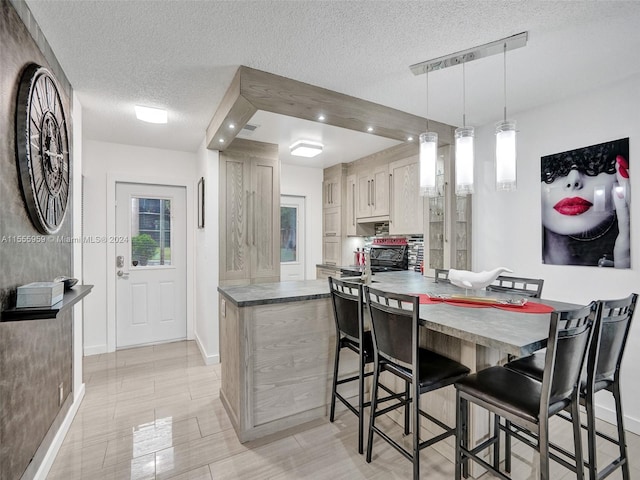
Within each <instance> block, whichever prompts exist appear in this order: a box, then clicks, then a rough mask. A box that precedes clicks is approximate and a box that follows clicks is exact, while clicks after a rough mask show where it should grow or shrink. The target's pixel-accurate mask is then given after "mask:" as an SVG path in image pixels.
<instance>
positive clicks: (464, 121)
mask: <svg viewBox="0 0 640 480" xmlns="http://www.w3.org/2000/svg"><path fill="white" fill-rule="evenodd" d="M465 63H466V61H465V59H464V58H463V59H462V126H463V127H466V126H467V106H466V105H467V99H466V88H465V70H464V64H465Z"/></svg>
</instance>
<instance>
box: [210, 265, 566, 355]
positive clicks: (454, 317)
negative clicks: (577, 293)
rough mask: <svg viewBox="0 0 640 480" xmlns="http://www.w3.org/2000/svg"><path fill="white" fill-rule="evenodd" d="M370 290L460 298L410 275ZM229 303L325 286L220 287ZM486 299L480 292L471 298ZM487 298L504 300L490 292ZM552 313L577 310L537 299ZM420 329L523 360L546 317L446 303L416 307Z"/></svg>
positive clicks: (310, 293)
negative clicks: (521, 356) (426, 329)
mask: <svg viewBox="0 0 640 480" xmlns="http://www.w3.org/2000/svg"><path fill="white" fill-rule="evenodd" d="M373 280H374V283H373V284H372V287H374V288H380V289H382V290H387V291H392V292H397V293H440V294H442V293H463V290H461V289H459V288H458V287H455V286H453V285H450V284H445V283H435V282H434V280H433V278H429V277H423V276H422V275H421V274H420V273H417V272H413V271H402V272H383V273H378V274H375V275H374V276H373ZM218 291H219V292H220V294H221V295H222V296H224V297H225V298H226V299H227V300H229V301H231V302H232V303H233V304H234V305H236V306H238V307H249V306H255V305H266V304H273V303H285V302H297V301H304V300H315V299H320V298H328V297H329V284H328V282H327V280H326V279H323V280H305V281H293V282H280V283H265V284H254V285H246V286H229V287H218ZM476 293H477V294H478V295H484V294H485V292H484V291H480V292H474V294H476ZM489 295H490V296H491V297H505V296H506V297H508V296H509V295H501V294H497V293H496V292H490V294H489ZM533 301H537V302H540V303H544V304H546V305H550V306H552V307H554V308H556V309H570V308H577V307H578V305H575V304H569V303H564V302H558V301H553V300H546V299H542V300H538V299H535V300H533ZM420 320H421V321H422V322H424V325H425V326H426V327H427V328H429V329H431V330H435V331H438V332H441V333H444V334H446V335H451V336H453V337H457V338H461V339H463V340H468V341H470V342H473V343H477V344H479V345H484V346H486V347H489V348H496V349H498V350H500V351H503V352H505V353H509V354H513V355H524V354H527V353H530V352H533V351H535V350H538V349H539V348H542V347H543V346H544V344H545V342H546V339H547V335H548V332H549V314H548V313H544V314H536V313H520V312H513V311H506V310H501V309H498V308H467V307H462V306H456V305H451V304H445V303H436V304H427V305H420Z"/></svg>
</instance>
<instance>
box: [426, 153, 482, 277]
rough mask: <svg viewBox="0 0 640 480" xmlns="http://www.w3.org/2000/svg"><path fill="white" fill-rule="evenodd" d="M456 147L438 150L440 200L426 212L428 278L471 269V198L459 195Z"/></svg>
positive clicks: (435, 199)
mask: <svg viewBox="0 0 640 480" xmlns="http://www.w3.org/2000/svg"><path fill="white" fill-rule="evenodd" d="M452 150H453V149H452V147H451V146H448V145H447V146H444V147H440V148H439V149H438V164H437V165H438V166H437V169H438V170H437V172H438V173H437V189H438V196H437V197H433V198H429V199H428V205H429V208H428V209H427V211H426V212H425V230H424V243H425V247H424V248H425V250H424V264H425V269H424V273H425V275H430V276H433V275H434V270H435V269H436V268H445V269H448V268H455V269H459V270H470V269H471V198H472V197H471V195H467V196H458V195H456V194H455V180H454V179H455V172H454V166H453V158H452V154H451V152H452Z"/></svg>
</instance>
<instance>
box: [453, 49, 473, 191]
mask: <svg viewBox="0 0 640 480" xmlns="http://www.w3.org/2000/svg"><path fill="white" fill-rule="evenodd" d="M465 61H466V59H465V58H464V57H463V59H462V127H460V128H456V130H455V135H454V136H455V140H456V162H455V164H456V195H469V194H471V193H473V163H474V129H473V127H467V125H466V121H467V119H466V105H465V102H466V98H465V68H464V64H465Z"/></svg>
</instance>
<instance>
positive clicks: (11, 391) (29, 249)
mask: <svg viewBox="0 0 640 480" xmlns="http://www.w3.org/2000/svg"><path fill="white" fill-rule="evenodd" d="M21 17H22V18H21ZM23 18H27V21H25V22H23V20H22V19H23ZM25 23H26V24H27V25H29V26H28V27H27V26H26V25H25ZM30 32H31V33H30ZM34 37H35V38H36V40H34ZM43 52H44V53H43ZM47 57H48V58H49V59H52V60H51V61H47ZM31 62H35V63H38V64H40V65H43V66H46V67H47V68H49V69H50V70H52V72H53V73H54V75H56V78H57V79H58V82H59V83H60V84H61V85H62V89H61V90H62V91H61V96H62V99H63V102H65V103H66V106H67V111H68V112H69V115H68V116H69V117H70V116H71V102H70V98H71V97H70V95H71V89H70V87H69V84H68V82H67V80H66V78H64V75H63V73H62V72H61V70H60V68H59V65H58V64H57V61H55V58H54V57H53V54H52V52H51V50H50V48H49V47H48V45H47V44H46V39H45V38H44V37H43V35H42V33H41V32H40V30H39V28H38V26H37V25H36V24H35V21H33V19H32V18H31V15H30V12H29V11H28V8H27V6H26V4H25V3H24V1H21V0H14V2H13V3H12V2H10V1H9V0H0V308H1V309H2V310H5V309H7V308H10V307H13V306H15V296H16V288H17V287H18V286H19V285H23V284H26V283H30V282H34V281H48V280H52V279H53V278H55V277H57V276H59V275H69V276H71V274H72V271H73V270H72V262H73V244H72V243H70V242H66V243H65V242H62V241H59V240H61V239H63V238H65V237H66V238H70V237H71V236H72V218H73V215H72V210H71V205H72V198H73V192H72V195H71V197H70V198H69V205H68V211H67V215H66V218H65V221H64V224H63V226H62V228H61V230H60V232H59V233H58V234H57V235H54V236H49V237H51V238H48V239H47V240H48V241H45V242H44V243H39V242H38V241H37V240H38V239H39V240H42V237H43V236H42V235H41V234H39V233H38V232H37V230H36V229H35V227H34V226H33V225H32V223H31V220H30V218H29V216H28V214H27V210H26V207H25V205H24V200H23V198H22V193H21V191H20V184H19V180H18V169H17V163H16V156H15V143H14V142H15V109H16V103H15V101H16V95H17V88H18V80H19V78H20V75H21V72H22V70H23V68H24V67H25V66H26V65H27V64H29V63H31ZM72 135H73V132H72V131H69V139H70V140H69V142H70V144H71V142H72V138H73V137H72ZM72 162H73V158H72ZM72 330H73V320H72V317H71V313H70V312H69V313H65V314H62V315H60V316H59V317H58V318H55V319H48V320H35V321H23V322H0V479H2V480H15V479H19V478H30V477H31V476H32V475H33V474H34V473H35V470H36V469H37V466H38V465H37V464H38V463H39V462H42V458H43V455H44V454H43V452H46V450H47V449H48V448H49V446H50V443H51V439H52V437H53V433H55V431H56V430H57V428H58V426H59V424H60V421H61V420H60V419H61V418H63V417H64V415H65V414H66V411H67V410H68V408H69V405H70V403H71V402H69V401H68V400H69V398H71V397H69V396H68V395H69V394H70V393H71V389H72V385H73V384H72V372H73V365H72V361H73V360H72V358H73V353H72V352H73V344H72V339H73V334H72ZM60 384H62V385H63V394H64V395H63V396H64V398H63V400H64V399H66V400H67V401H64V402H60V394H59V385H60ZM61 403H62V405H61ZM32 459H34V460H33V462H32ZM30 463H31V465H30ZM25 472H26V473H25ZM23 475H24V476H23Z"/></svg>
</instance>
